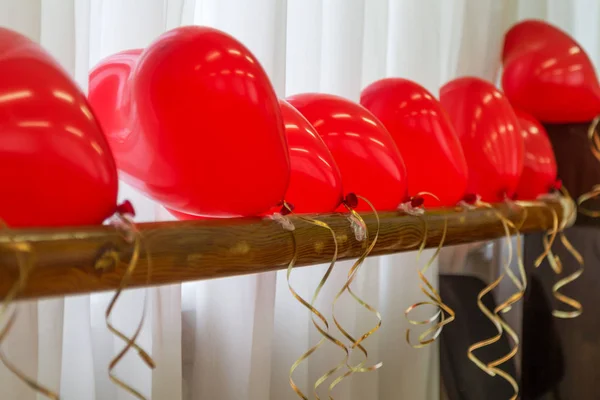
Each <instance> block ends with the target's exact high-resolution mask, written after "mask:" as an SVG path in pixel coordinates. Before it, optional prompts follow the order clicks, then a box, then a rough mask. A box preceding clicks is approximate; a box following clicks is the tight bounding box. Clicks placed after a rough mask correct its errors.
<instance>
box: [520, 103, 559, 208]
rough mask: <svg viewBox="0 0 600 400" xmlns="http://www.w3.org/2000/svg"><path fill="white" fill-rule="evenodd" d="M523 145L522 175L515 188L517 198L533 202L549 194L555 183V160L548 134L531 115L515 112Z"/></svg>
mask: <svg viewBox="0 0 600 400" xmlns="http://www.w3.org/2000/svg"><path fill="white" fill-rule="evenodd" d="M515 112H516V114H517V118H518V119H519V126H520V129H521V135H522V136H523V140H524V143H525V161H524V164H523V173H522V174H521V179H520V180H519V186H518V187H517V198H518V199H521V200H535V199H536V198H537V197H538V196H540V195H543V194H546V193H548V192H550V191H551V190H552V189H553V188H554V186H555V183H556V174H557V167H556V159H555V158H554V150H553V149H552V144H551V143H550V139H548V134H547V133H546V130H545V129H544V127H543V126H542V125H541V124H540V123H539V122H538V121H537V120H536V119H535V118H534V117H533V116H531V115H529V114H527V113H525V112H523V111H518V110H515Z"/></svg>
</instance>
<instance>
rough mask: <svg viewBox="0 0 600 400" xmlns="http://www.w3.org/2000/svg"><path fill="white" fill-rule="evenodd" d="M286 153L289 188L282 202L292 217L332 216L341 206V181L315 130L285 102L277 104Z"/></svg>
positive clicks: (328, 153)
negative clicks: (292, 214)
mask: <svg viewBox="0 0 600 400" xmlns="http://www.w3.org/2000/svg"><path fill="white" fill-rule="evenodd" d="M279 104H280V106H281V115H282V116H283V122H284V124H285V133H286V137H287V143H288V149H289V153H290V184H289V186H288V190H287V193H286V195H285V200H286V201H287V202H289V203H291V204H292V205H293V206H294V212H296V213H300V214H301V213H324V212H332V211H335V209H336V208H337V207H338V206H339V205H340V203H341V202H342V196H343V190H342V177H341V175H340V170H339V169H338V167H337V165H336V163H335V161H334V159H333V156H332V155H331V152H330V151H329V149H328V148H327V146H326V145H325V143H324V142H323V139H321V136H319V134H318V133H317V131H316V130H315V128H313V126H312V125H311V124H310V123H309V122H308V121H307V120H306V118H304V117H303V116H302V114H300V113H299V112H298V110H296V109H295V108H294V107H292V106H291V105H290V104H289V103H288V102H286V101H285V100H280V101H279Z"/></svg>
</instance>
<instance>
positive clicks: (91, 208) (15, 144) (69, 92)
mask: <svg viewBox="0 0 600 400" xmlns="http://www.w3.org/2000/svg"><path fill="white" fill-rule="evenodd" d="M0 187H1V189H0V192H1V193H2V194H1V195H0V219H2V220H4V221H5V222H6V224H8V225H9V226H11V227H31V226H39V227H42V226H44V227H48V226H63V225H92V224H100V223H102V221H104V219H106V218H107V217H109V216H110V215H111V214H113V213H114V212H115V210H116V201H117V187H118V181H117V170H116V167H115V163H114V160H113V157H112V154H111V152H110V149H109V146H108V144H107V143H106V139H105V138H104V135H103V134H102V131H101V129H100V126H99V124H98V123H97V121H96V118H95V117H94V114H93V113H92V112H91V111H90V108H89V106H88V103H87V100H86V98H85V96H84V95H83V94H82V93H81V91H80V90H79V88H78V87H77V85H76V84H75V83H74V82H73V81H72V80H71V78H70V77H69V76H68V75H67V73H66V72H65V71H64V70H63V69H62V68H61V67H60V66H59V65H58V63H57V62H56V61H54V60H53V59H52V58H51V57H50V56H49V55H48V54H47V53H46V52H45V51H44V50H43V49H42V48H41V47H40V46H39V45H37V44H36V43H34V42H32V41H31V40H29V39H28V38H26V37H25V36H22V35H20V34H18V33H16V32H13V31H10V30H7V29H3V28H0Z"/></svg>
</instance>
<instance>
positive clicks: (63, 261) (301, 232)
mask: <svg viewBox="0 0 600 400" xmlns="http://www.w3.org/2000/svg"><path fill="white" fill-rule="evenodd" d="M565 204H566V203H565V202H564V201H562V202H561V201H555V200H548V201H546V202H545V203H544V204H542V205H538V206H532V207H527V217H526V219H525V220H524V222H523V225H522V232H533V231H541V230H547V229H549V228H550V227H551V225H552V213H551V209H553V210H555V211H556V212H557V214H558V216H559V218H560V219H561V220H562V218H563V215H564V211H563V210H564V208H565ZM567 205H568V204H567ZM570 206H572V204H571V205H570ZM496 209H497V210H498V211H500V212H501V213H502V214H503V215H505V216H506V217H507V218H509V219H511V220H512V221H514V222H520V221H522V220H523V216H524V211H523V209H522V208H518V207H516V208H515V207H513V208H511V207H509V206H507V205H505V204H502V205H498V206H496ZM312 217H315V218H318V219H319V220H321V221H323V222H326V223H327V224H329V225H330V226H331V227H332V228H333V229H334V231H335V234H336V237H337V239H338V244H339V259H349V258H355V257H358V256H359V255H360V254H361V253H362V252H363V251H364V248H365V246H366V243H365V242H359V241H357V240H356V238H355V236H354V233H353V231H352V229H351V226H350V223H349V221H348V219H347V215H345V214H328V215H319V216H312ZM363 217H364V219H365V221H366V223H367V225H368V228H369V231H370V234H371V238H372V237H373V235H374V232H375V230H376V218H375V216H374V215H373V214H370V213H364V214H363ZM379 218H380V221H381V224H380V231H379V239H378V241H377V245H376V246H375V248H374V249H373V252H372V255H382V254H391V253H397V252H402V251H410V250H415V249H417V248H418V246H419V243H420V240H421V238H422V232H423V228H424V224H427V227H428V237H427V247H435V246H438V244H439V242H440V238H441V236H442V229H443V225H444V220H445V219H446V220H447V223H448V234H447V237H446V241H445V244H446V245H453V244H460V243H469V242H473V241H481V240H488V239H493V238H498V237H501V236H503V234H504V231H503V227H502V224H501V222H500V221H499V220H498V218H497V216H496V215H495V213H494V211H492V210H489V209H477V210H471V211H459V210H455V209H439V210H432V211H428V212H426V214H425V215H424V216H411V215H406V214H403V213H400V212H386V213H380V214H379ZM291 219H292V221H293V223H294V225H295V227H296V230H295V235H296V238H297V243H298V251H299V258H298V263H297V265H298V266H303V265H311V264H319V263H326V262H328V261H330V259H331V256H332V253H333V240H332V237H331V234H330V232H329V231H327V230H326V229H324V228H320V227H316V226H313V225H310V224H308V223H306V222H304V221H301V220H299V219H298V218H295V217H291ZM571 222H572V221H569V223H571ZM138 228H139V231H140V232H141V234H142V235H143V240H144V243H145V246H146V247H147V248H148V250H149V255H150V259H151V261H152V276H151V277H150V281H149V282H148V281H147V271H148V256H147V255H146V254H144V253H142V255H141V258H140V261H139V264H138V266H137V267H136V269H135V271H134V274H133V276H132V279H131V283H130V285H129V286H130V287H139V286H145V285H148V284H150V285H159V284H166V283H175V282H184V281H190V280H200V279H212V278H222V277H227V276H235V275H243V274H253V273H257V272H264V271H274V270H278V269H283V268H286V267H287V265H288V263H289V261H290V259H291V258H292V254H293V244H292V243H293V241H292V234H291V233H290V232H289V231H286V230H284V229H283V228H282V226H281V225H280V224H279V223H278V222H275V221H272V220H269V219H256V218H255V219H232V220H218V221H210V220H209V221H181V222H155V223H143V224H139V225H138ZM13 232H14V233H16V235H15V236H13V240H17V241H26V242H29V243H30V244H31V245H32V248H33V254H34V256H35V259H36V261H35V267H34V269H33V270H32V271H31V273H30V275H29V278H28V281H27V285H26V286H25V288H24V289H23V290H22V291H21V293H20V294H19V296H18V297H19V298H32V297H46V296H59V295H68V294H76V293H90V292H96V291H102V290H111V289H116V288H117V287H118V285H119V283H120V281H121V279H122V277H123V274H124V272H125V269H126V266H127V262H128V261H129V259H130V257H131V254H132V248H133V245H132V244H131V243H128V242H127V241H126V240H125V238H124V237H123V236H122V234H120V233H119V232H118V231H117V230H116V229H115V228H113V227H111V226H98V227H82V228H60V229H51V230H50V229H47V230H42V229H24V230H18V231H13ZM10 240H11V239H10V237H9V236H8V235H7V234H5V233H2V231H0V244H4V245H6V244H7V243H9V242H10ZM6 247H7V246H0V298H3V297H4V296H5V295H6V293H7V292H8V290H9V289H10V288H11V286H12V285H13V283H14V282H15V280H16V279H17V277H18V265H17V263H16V257H15V254H14V251H12V250H10V249H7V248H6ZM110 249H112V250H114V251H115V252H116V253H118V254H119V255H120V259H121V262H120V263H118V264H117V265H116V266H115V265H111V264H110V263H109V264H108V267H107V268H105V269H98V268H96V267H95V266H96V265H97V261H98V259H99V258H100V257H101V255H102V254H103V253H105V252H106V251H107V250H110Z"/></svg>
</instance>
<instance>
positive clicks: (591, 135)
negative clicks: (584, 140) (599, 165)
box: [588, 116, 600, 161]
mask: <svg viewBox="0 0 600 400" xmlns="http://www.w3.org/2000/svg"><path fill="white" fill-rule="evenodd" d="M599 123H600V116H597V117H596V118H594V120H593V121H592V123H591V124H590V126H589V128H588V139H589V141H590V150H591V151H592V154H593V155H594V157H596V159H597V160H598V161H600V137H599V136H598V129H597V128H598V124H599Z"/></svg>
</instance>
